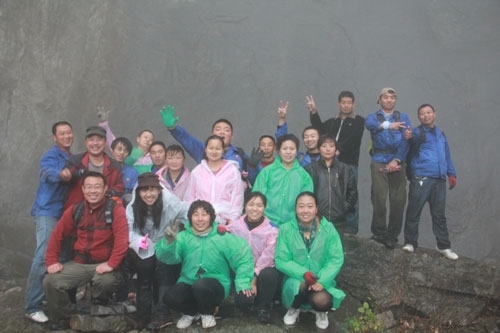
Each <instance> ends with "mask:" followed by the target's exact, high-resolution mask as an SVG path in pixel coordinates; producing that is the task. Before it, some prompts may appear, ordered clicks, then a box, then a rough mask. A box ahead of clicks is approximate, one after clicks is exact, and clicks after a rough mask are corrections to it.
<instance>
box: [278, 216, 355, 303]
mask: <svg viewBox="0 0 500 333" xmlns="http://www.w3.org/2000/svg"><path fill="white" fill-rule="evenodd" d="M343 263H344V251H343V249H342V242H341V241H340V236H339V234H338V232H337V230H336V229H335V227H334V226H333V225H332V224H331V223H330V222H328V220H326V219H325V218H322V219H321V222H320V226H319V229H318V232H317V233H316V237H315V238H314V240H313V242H312V244H311V248H310V250H309V251H307V248H306V245H305V243H304V240H303V239H302V235H301V234H300V231H299V225H298V222H297V219H293V220H292V221H290V222H288V223H285V224H284V225H282V226H281V227H280V230H279V233H278V240H277V244H276V268H277V269H278V270H279V271H281V272H283V274H284V275H285V276H284V278H283V293H282V298H283V305H284V306H285V307H286V308H290V307H291V306H292V303H293V300H294V298H295V296H296V295H297V294H298V292H299V287H300V283H301V282H304V273H305V272H307V271H311V272H313V273H314V275H316V276H317V277H318V278H319V279H318V282H319V283H321V284H322V285H323V287H324V288H325V290H326V291H328V292H329V293H330V294H331V295H332V296H333V307H334V308H335V309H337V308H338V307H339V306H340V303H341V302H342V300H343V299H344V297H345V293H344V292H343V291H342V290H340V289H337V288H335V287H336V282H335V277H336V276H337V274H338V273H339V272H340V268H341V267H342V264H343Z"/></svg>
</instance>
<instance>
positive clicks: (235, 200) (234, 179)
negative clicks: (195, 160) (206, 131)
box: [184, 135, 244, 225]
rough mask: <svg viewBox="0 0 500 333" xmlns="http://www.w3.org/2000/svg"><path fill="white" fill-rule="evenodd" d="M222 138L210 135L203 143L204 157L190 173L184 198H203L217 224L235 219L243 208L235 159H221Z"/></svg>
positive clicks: (241, 183) (241, 191)
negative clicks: (212, 208)
mask: <svg viewBox="0 0 500 333" xmlns="http://www.w3.org/2000/svg"><path fill="white" fill-rule="evenodd" d="M223 154H224V141H223V139H222V138H221V137H220V136H217V135H212V136H210V137H208V139H207V141H206V142H205V156H204V159H203V160H201V163H200V164H198V166H196V167H195V168H194V169H193V171H192V172H191V179H190V180H189V184H188V187H187V189H186V193H185V195H184V201H187V202H188V203H191V202H193V201H194V200H197V199H199V200H205V201H208V202H210V203H211V204H212V206H213V207H214V209H215V213H216V221H217V222H219V224H222V225H224V224H229V223H230V222H232V221H236V220H238V218H239V217H240V216H241V212H242V209H243V191H244V188H243V182H242V180H241V174H240V171H239V168H238V163H237V162H235V161H230V160H224V159H222V155H223Z"/></svg>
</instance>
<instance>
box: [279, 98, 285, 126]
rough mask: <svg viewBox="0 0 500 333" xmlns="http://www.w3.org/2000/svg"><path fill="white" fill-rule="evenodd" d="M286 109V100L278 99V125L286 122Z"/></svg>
mask: <svg viewBox="0 0 500 333" xmlns="http://www.w3.org/2000/svg"><path fill="white" fill-rule="evenodd" d="M287 109H288V101H286V102H283V101H280V106H279V108H278V112H277V113H278V126H281V125H283V124H284V123H285V122H286V111H287Z"/></svg>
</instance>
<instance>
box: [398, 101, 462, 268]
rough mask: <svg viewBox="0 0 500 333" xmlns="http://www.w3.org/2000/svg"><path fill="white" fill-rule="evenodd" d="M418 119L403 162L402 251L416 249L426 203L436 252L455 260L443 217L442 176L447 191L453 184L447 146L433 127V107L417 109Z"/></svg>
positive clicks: (443, 185) (440, 132) (444, 188)
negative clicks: (405, 169) (405, 193)
mask: <svg viewBox="0 0 500 333" xmlns="http://www.w3.org/2000/svg"><path fill="white" fill-rule="evenodd" d="M418 119H419V120H420V126H418V127H416V128H414V129H413V133H412V134H413V137H412V139H411V140H410V151H409V154H408V159H407V161H409V165H410V173H411V175H410V177H409V179H410V191H409V195H408V209H407V211H406V221H405V229H404V235H405V245H404V246H403V250H405V251H407V252H413V251H414V250H415V249H416V248H417V245H418V223H419V221H420V214H421V213H422V209H423V208H424V205H425V203H426V202H429V208H430V211H431V216H432V231H433V232H434V235H435V236H436V241H437V250H438V251H439V252H440V253H441V254H442V255H444V256H445V257H446V258H448V259H451V260H457V259H458V255H457V254H456V253H455V252H453V251H452V250H451V243H450V239H449V236H448V227H447V226H446V217H445V206H446V177H448V182H449V184H450V190H451V189H452V188H454V187H455V186H456V184H457V178H456V177H457V173H456V171H455V167H454V166H453V161H452V160H451V153H450V147H449V146H448V141H447V140H446V137H445V135H444V133H443V132H442V131H441V129H439V127H437V126H435V124H434V122H435V121H436V112H435V110H434V107H432V106H431V105H430V104H423V105H421V106H420V107H419V108H418Z"/></svg>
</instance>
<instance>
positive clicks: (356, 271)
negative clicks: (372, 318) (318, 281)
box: [337, 236, 500, 326]
mask: <svg viewBox="0 0 500 333" xmlns="http://www.w3.org/2000/svg"><path fill="white" fill-rule="evenodd" d="M343 244H344V251H345V262H344V266H343V268H342V271H341V273H340V274H339V277H338V279H337V282H338V284H339V285H340V287H341V288H343V289H344V290H347V291H348V292H349V293H350V295H352V296H353V297H355V298H357V299H359V300H361V301H363V300H368V299H370V300H372V303H373V304H372V305H373V306H374V307H375V309H378V311H384V310H388V309H392V310H393V311H395V310H396V309H399V311H396V312H399V313H402V312H407V313H413V314H417V315H419V316H421V317H425V318H432V319H433V320H434V321H437V322H439V323H442V324H444V323H448V324H453V325H458V326H467V325H470V324H471V323H473V322H474V321H475V320H476V319H477V318H478V317H479V316H480V314H481V313H482V312H483V311H484V310H485V308H486V307H487V306H488V304H489V303H490V302H497V303H498V302H499V301H500V262H499V261H495V262H479V261H475V260H472V259H469V258H464V257H462V258H459V260H457V261H451V260H448V259H446V258H444V257H443V256H442V255H441V254H439V253H438V252H437V251H435V250H429V249H422V248H418V249H416V251H415V252H414V253H406V252H404V251H402V250H401V249H400V248H398V249H395V250H388V249H386V248H385V247H384V246H383V245H381V244H379V243H376V242H375V241H367V240H366V239H361V238H359V237H356V236H346V237H344V240H343ZM498 316H499V320H500V313H499V314H498Z"/></svg>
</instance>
